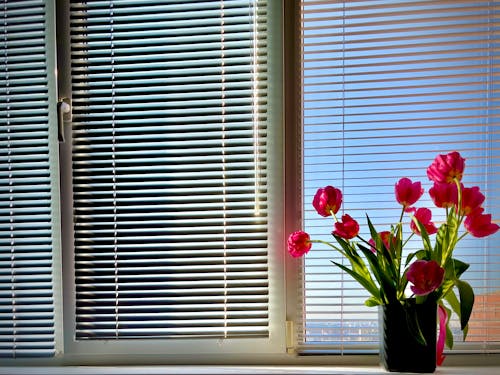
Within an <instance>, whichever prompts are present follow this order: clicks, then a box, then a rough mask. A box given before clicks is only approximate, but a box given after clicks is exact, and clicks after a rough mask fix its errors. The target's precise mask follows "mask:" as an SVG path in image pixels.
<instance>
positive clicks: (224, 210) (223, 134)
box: [220, 0, 228, 338]
mask: <svg viewBox="0 0 500 375" xmlns="http://www.w3.org/2000/svg"><path fill="white" fill-rule="evenodd" d="M224 10H225V9H224V0H221V2H220V46H221V47H220V48H221V51H220V53H221V99H222V100H221V127H222V132H221V137H222V150H221V152H222V205H223V207H222V217H223V219H222V221H223V223H222V247H223V257H222V258H223V263H224V264H223V278H224V285H223V288H224V303H223V309H224V318H223V322H224V330H223V338H227V320H228V316H227V304H228V300H227V205H226V199H227V197H226V194H227V191H226V107H225V106H226V101H225V100H226V87H225V84H226V76H225V74H226V71H225V62H224V59H225V45H224V43H225V35H224V26H225V25H224Z"/></svg>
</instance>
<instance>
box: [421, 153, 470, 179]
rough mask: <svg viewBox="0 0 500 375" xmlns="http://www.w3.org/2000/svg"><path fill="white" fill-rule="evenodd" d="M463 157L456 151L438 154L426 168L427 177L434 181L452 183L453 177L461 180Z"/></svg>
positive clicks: (463, 164) (463, 166) (463, 165)
mask: <svg viewBox="0 0 500 375" xmlns="http://www.w3.org/2000/svg"><path fill="white" fill-rule="evenodd" d="M464 168H465V159H464V158H462V157H461V156H460V154H459V153H458V152H456V151H453V152H450V153H449V154H447V155H438V156H437V157H436V158H435V159H434V162H433V163H432V164H431V165H430V166H429V167H428V168H427V177H429V180H432V181H434V182H444V183H447V184H449V183H452V182H453V181H454V180H455V179H457V180H458V181H461V180H462V175H463V173H464Z"/></svg>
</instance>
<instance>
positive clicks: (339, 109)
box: [299, 0, 500, 352]
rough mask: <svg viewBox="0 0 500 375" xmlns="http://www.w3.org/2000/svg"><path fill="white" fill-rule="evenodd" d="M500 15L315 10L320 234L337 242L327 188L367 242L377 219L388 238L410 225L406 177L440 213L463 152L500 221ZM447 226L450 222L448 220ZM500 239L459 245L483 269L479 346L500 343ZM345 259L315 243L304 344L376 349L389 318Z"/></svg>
mask: <svg viewBox="0 0 500 375" xmlns="http://www.w3.org/2000/svg"><path fill="white" fill-rule="evenodd" d="M498 7H499V2H497V1H456V2H449V1H385V0H375V1H302V69H303V82H302V83H303V121H304V197H305V198H304V201H305V205H304V217H305V230H306V231H308V232H309V233H310V234H311V235H312V236H313V237H314V238H319V239H324V240H331V237H330V232H331V230H332V228H331V226H332V222H331V221H330V220H326V219H324V218H321V217H320V216H318V215H317V214H316V213H315V212H314V209H313V207H312V205H311V202H312V198H313V196H314V193H315V192H316V190H317V188H319V187H323V186H326V185H333V186H336V187H338V188H340V189H341V190H342V191H343V193H344V204H343V210H344V211H342V212H345V213H349V214H350V215H351V216H352V217H354V218H355V219H356V220H358V222H360V223H362V225H361V227H362V233H361V234H362V235H363V236H364V237H365V238H366V237H367V236H368V233H367V231H368V229H367V226H366V219H365V213H368V214H369V215H370V218H371V219H372V220H373V221H374V223H375V225H376V226H377V229H378V230H379V231H382V230H389V227H390V224H391V223H394V222H395V221H396V220H398V218H399V213H400V206H399V205H398V204H397V202H396V201H395V198H394V184H395V183H396V182H397V181H398V180H399V178H401V177H405V176H406V177H409V178H411V179H413V180H420V181H422V183H423V185H424V187H425V189H426V194H425V195H424V197H426V199H423V200H421V201H420V202H419V207H420V206H427V207H429V208H431V207H434V205H433V204H432V202H431V201H430V199H429V198H428V194H427V191H428V189H429V187H430V186H431V185H430V184H429V181H428V179H427V176H426V174H425V173H426V168H427V167H428V166H429V165H430V163H431V162H432V161H433V159H434V157H435V156H436V155H437V154H438V153H440V154H445V153H448V152H450V151H453V150H457V151H459V152H461V154H462V155H463V156H464V157H465V158H466V159H467V162H466V171H465V172H466V175H465V180H464V184H466V185H467V186H472V185H477V186H480V188H481V191H482V192H484V194H485V195H486V205H485V211H487V212H489V213H492V214H493V217H494V218H496V219H497V220H498V219H499V218H500V203H499V202H500V197H499V194H500V177H499V160H500V147H499V146H500V131H499V130H500V127H499V123H498V110H499V99H500V98H499V93H498V84H499V82H498V77H499V76H498V68H499V55H498V54H499V52H498V43H499V40H498V35H499V33H498V31H499V18H498V9H499V8H498ZM440 215H441V216H440ZM433 218H434V221H435V222H437V223H439V222H440V220H442V219H443V212H441V211H439V209H437V210H436V212H435V213H434V217H433ZM499 236H500V234H498V233H497V234H495V235H494V236H490V237H488V238H485V239H476V238H473V237H471V236H468V237H466V239H464V240H463V241H462V242H461V245H460V247H459V248H457V249H456V255H457V257H458V258H459V259H463V260H464V261H466V262H468V263H470V264H471V268H470V269H469V270H468V271H467V272H466V274H465V277H466V279H467V280H468V281H469V282H470V283H471V284H472V285H473V287H474V290H475V293H476V297H477V299H476V305H475V310H474V314H473V316H472V318H471V325H470V331H469V337H468V339H467V343H468V344H469V345H466V346H465V347H464V348H465V349H471V350H472V349H473V348H480V349H481V350H492V349H494V348H498V346H499V345H498V344H499V343H500V321H499V320H498V309H499V308H500V301H499V296H500V281H499V278H498V274H499V272H500V245H499V244H500V241H499V239H500V237H499ZM409 245H410V246H409V247H408V248H412V246H414V247H413V248H416V246H417V244H416V243H415V244H414V245H412V244H409ZM331 259H333V260H335V261H339V262H341V261H342V260H341V259H340V257H338V256H337V254H334V253H333V252H331V251H329V250H327V249H326V248H323V249H322V248H320V246H315V249H314V250H312V252H311V253H310V254H308V256H307V257H306V260H305V265H304V278H305V289H304V319H303V325H302V327H301V330H300V332H299V339H300V342H301V343H302V347H303V348H309V349H310V348H326V349H330V350H336V351H340V352H349V351H362V350H372V349H373V350H375V349H376V347H377V345H378V344H377V340H378V336H377V335H378V326H377V321H376V319H377V310H376V309H374V308H368V307H365V306H364V300H365V299H366V298H367V294H366V292H365V291H364V290H362V289H361V288H360V287H359V285H358V284H357V283H356V282H355V281H353V280H352V279H351V278H350V277H349V276H348V275H346V274H345V273H342V272H341V271H340V270H339V269H337V268H335V267H334V266H332V265H331V264H330V260H331ZM454 327H455V329H456V331H457V332H458V331H459V330H458V329H457V328H458V326H457V325H456V324H455V326H454ZM456 341H457V342H460V341H461V338H460V337H459V336H458V335H457V337H456ZM457 344H458V343H457ZM475 344H477V345H475ZM458 347H460V345H458Z"/></svg>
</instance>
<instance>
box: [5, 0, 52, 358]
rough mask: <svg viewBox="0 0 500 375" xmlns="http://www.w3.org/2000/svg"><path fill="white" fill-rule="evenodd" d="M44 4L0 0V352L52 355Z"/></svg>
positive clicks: (48, 108) (47, 5)
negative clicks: (3, 0)
mask: <svg viewBox="0 0 500 375" xmlns="http://www.w3.org/2000/svg"><path fill="white" fill-rule="evenodd" d="M50 4H51V2H45V1H42V0H39V1H36V0H32V1H16V2H11V1H9V2H7V1H5V2H4V3H3V4H2V6H0V16H1V19H2V21H1V26H0V34H1V36H0V40H1V42H0V45H1V47H0V48H1V52H0V53H1V56H2V57H1V68H0V91H1V96H2V101H1V102H0V357H10V358H25V357H51V356H53V355H54V353H55V350H56V344H55V343H56V333H55V317H54V314H55V307H54V270H53V264H54V254H55V251H54V249H55V247H56V245H55V242H56V241H55V236H54V235H53V230H55V229H57V228H56V225H57V223H58V219H57V215H56V212H57V209H56V208H55V207H56V204H57V203H55V202H57V199H56V200H53V199H52V198H53V196H54V195H55V193H54V186H57V176H56V175H55V174H54V169H52V170H51V168H50V167H51V164H55V163H56V158H55V156H54V148H53V147H51V145H52V144H53V143H52V142H49V139H52V140H54V137H53V135H55V134H53V133H50V130H49V124H51V123H52V119H53V117H51V115H50V114H51V113H53V111H54V109H53V108H52V106H53V105H54V104H55V94H54V91H53V90H52V87H51V86H50V84H49V73H48V72H49V71H50V70H49V69H50V66H51V64H53V61H51V59H50V57H49V56H48V54H47V50H48V46H49V45H50V43H51V42H53V41H52V40H48V39H49V38H48V35H50V33H49V30H50V27H49V26H48V25H47V23H48V22H49V21H48V20H47V18H46V14H49V13H50V8H51V6H50ZM48 8H49V9H48ZM49 50H50V49H49ZM54 125H55V124H54ZM49 134H50V135H49Z"/></svg>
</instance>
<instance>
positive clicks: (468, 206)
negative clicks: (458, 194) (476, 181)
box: [460, 186, 485, 215]
mask: <svg viewBox="0 0 500 375" xmlns="http://www.w3.org/2000/svg"><path fill="white" fill-rule="evenodd" d="M484 199H485V197H484V195H483V194H482V193H481V192H480V191H479V187H477V186H473V187H471V188H462V204H461V207H460V214H461V215H470V214H471V213H472V212H474V211H475V210H476V209H478V208H480V207H481V205H482V204H483V202H484Z"/></svg>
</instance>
